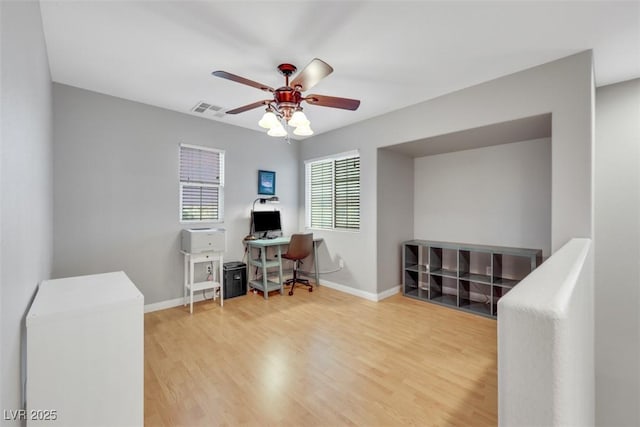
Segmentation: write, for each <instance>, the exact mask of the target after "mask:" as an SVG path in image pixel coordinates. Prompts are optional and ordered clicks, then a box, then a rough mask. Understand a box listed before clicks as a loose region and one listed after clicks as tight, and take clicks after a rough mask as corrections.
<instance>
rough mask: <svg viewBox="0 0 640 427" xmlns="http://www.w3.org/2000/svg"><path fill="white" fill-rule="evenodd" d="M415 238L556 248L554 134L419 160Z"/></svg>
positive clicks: (415, 193) (416, 167)
mask: <svg viewBox="0 0 640 427" xmlns="http://www.w3.org/2000/svg"><path fill="white" fill-rule="evenodd" d="M414 174H415V182H414V195H415V202H414V221H415V223H414V227H413V228H414V230H415V233H414V234H415V237H416V238H418V239H426V240H442V241H453V242H465V243H476V244H488V245H498V246H514V247H524V248H535V249H542V250H543V253H544V256H549V254H550V250H551V139H550V138H543V139H536V140H531V141H523V142H517V143H511V144H503V145H496V146H492V147H485V148H477V149H474V150H465V151H458V152H454V153H445V154H438V155H434V156H426V157H421V158H417V159H416V160H415V172H414Z"/></svg>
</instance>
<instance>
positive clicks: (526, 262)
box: [493, 253, 536, 287]
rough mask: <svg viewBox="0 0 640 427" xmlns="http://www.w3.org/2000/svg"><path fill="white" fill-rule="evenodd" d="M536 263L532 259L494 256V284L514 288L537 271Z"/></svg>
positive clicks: (514, 256)
mask: <svg viewBox="0 0 640 427" xmlns="http://www.w3.org/2000/svg"><path fill="white" fill-rule="evenodd" d="M535 268H536V261H535V260H532V259H531V258H530V257H525V256H518V255H511V254H495V253H494V254H493V283H495V284H500V285H505V286H510V287H513V286H514V285H515V284H516V283H518V282H519V281H520V280H522V279H524V278H525V277H527V275H528V274H529V273H530V272H532V271H533V270H535Z"/></svg>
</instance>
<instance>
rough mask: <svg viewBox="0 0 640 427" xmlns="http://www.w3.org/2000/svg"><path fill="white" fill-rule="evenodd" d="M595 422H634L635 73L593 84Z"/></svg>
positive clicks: (638, 148)
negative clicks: (614, 81)
mask: <svg viewBox="0 0 640 427" xmlns="http://www.w3.org/2000/svg"><path fill="white" fill-rule="evenodd" d="M595 283H596V286H595V313H596V330H595V333H596V354H595V357H596V402H597V404H596V422H597V424H598V425H601V426H638V425H640V405H638V403H639V402H640V315H639V313H640V79H635V80H632V81H628V82H624V83H619V84H615V85H611V86H605V87H601V88H598V90H597V91H596V143H595Z"/></svg>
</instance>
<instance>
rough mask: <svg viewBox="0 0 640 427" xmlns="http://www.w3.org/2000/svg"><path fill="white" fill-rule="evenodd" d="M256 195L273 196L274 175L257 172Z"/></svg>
mask: <svg viewBox="0 0 640 427" xmlns="http://www.w3.org/2000/svg"><path fill="white" fill-rule="evenodd" d="M258 194H261V195H265V196H275V194H276V173H275V172H273V171H261V170H259V171H258Z"/></svg>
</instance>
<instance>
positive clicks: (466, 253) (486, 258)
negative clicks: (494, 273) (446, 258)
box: [458, 249, 491, 284]
mask: <svg viewBox="0 0 640 427" xmlns="http://www.w3.org/2000/svg"><path fill="white" fill-rule="evenodd" d="M458 266H459V271H460V278H462V279H466V280H470V281H473V282H480V283H487V284H490V283H491V253H489V252H480V251H472V250H462V249H461V250H460V251H459V256H458Z"/></svg>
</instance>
